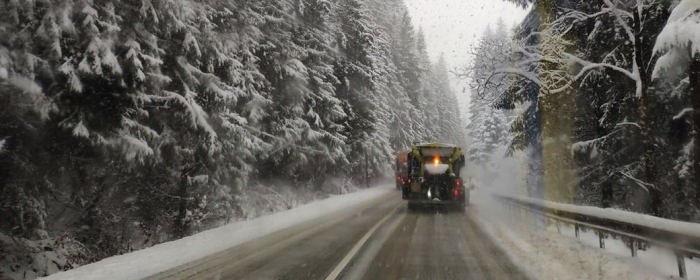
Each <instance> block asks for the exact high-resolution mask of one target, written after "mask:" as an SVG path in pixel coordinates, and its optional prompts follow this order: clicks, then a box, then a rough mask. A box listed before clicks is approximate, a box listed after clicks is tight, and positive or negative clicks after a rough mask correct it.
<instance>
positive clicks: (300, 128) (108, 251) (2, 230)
mask: <svg viewBox="0 0 700 280" xmlns="http://www.w3.org/2000/svg"><path fill="white" fill-rule="evenodd" d="M0 35H1V36H0V91H1V92H2V94H0V106H1V107H2V109H1V110H0V220H2V221H3V223H0V256H2V257H0V272H1V273H3V274H5V276H8V277H10V276H11V277H13V278H23V279H33V278H36V277H37V276H42V275H46V274H50V273H54V272H57V271H60V270H66V269H70V268H72V267H75V266H80V265H83V264H86V263H89V262H94V261H97V260H100V259H103V258H105V257H109V256H112V255H116V254H122V253H126V252H130V251H133V250H138V249H141V248H145V247H149V246H152V245H154V244H158V243H162V242H165V241H169V240H173V239H177V238H181V237H183V236H187V235H191V234H193V233H196V232H198V231H201V230H205V229H208V228H212V227H216V226H220V225H223V224H226V223H229V222H231V221H235V220H240V219H248V218H252V217H255V216H257V215H261V214H264V213H269V212H272V211H276V210H278V209H285V208H289V207H293V206H294V205H297V204H298V203H303V202H304V201H308V200H310V199H314V198H316V197H322V196H324V195H327V194H330V193H338V192H346V191H348V190H349V189H352V188H353V187H352V186H354V185H358V184H361V183H363V182H364V181H363V180H364V179H365V174H366V173H365V171H366V169H368V170H369V175H370V177H372V178H376V177H379V176H382V175H383V174H384V173H385V172H386V171H387V170H389V169H390V164H391V162H392V161H393V159H392V158H393V155H394V152H395V151H396V150H399V149H404V148H405V147H407V146H408V145H409V144H410V143H412V142H413V141H445V142H460V141H461V139H462V138H463V135H462V134H461V131H462V129H461V128H462V126H463V125H462V121H461V117H460V112H459V109H458V107H457V105H456V104H457V102H456V97H455V95H454V93H453V92H452V90H451V89H450V86H449V81H448V66H447V63H446V62H445V60H444V59H441V60H439V61H437V62H435V63H434V62H431V60H430V59H429V57H428V53H427V49H426V48H427V47H426V44H425V39H424V37H423V34H422V32H421V31H420V30H418V29H417V28H416V27H414V26H413V25H412V24H411V20H410V17H409V15H408V12H407V10H406V7H405V6H404V4H403V2H402V1H400V0H390V1H379V0H259V1H242V0H230V1H222V0H204V1H174V0H75V1H48V0H32V1H3V2H1V3H0ZM279 185H285V186H286V188H284V189H280V188H277V187H275V186H279ZM0 278H1V277H0Z"/></svg>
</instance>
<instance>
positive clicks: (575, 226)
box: [574, 225, 579, 238]
mask: <svg viewBox="0 0 700 280" xmlns="http://www.w3.org/2000/svg"><path fill="white" fill-rule="evenodd" d="M578 231H579V229H578V225H574V234H575V235H576V238H578V234H579V233H578Z"/></svg>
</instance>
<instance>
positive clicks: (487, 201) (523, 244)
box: [470, 191, 700, 280]
mask: <svg viewBox="0 0 700 280" xmlns="http://www.w3.org/2000/svg"><path fill="white" fill-rule="evenodd" d="M472 199H473V201H474V206H473V207H472V209H470V210H471V211H472V212H473V213H474V214H475V216H476V217H477V221H478V222H479V223H480V224H481V225H482V228H483V229H484V230H485V231H486V232H487V233H488V234H489V235H490V236H491V237H492V238H494V241H495V242H496V243H497V244H499V245H500V246H501V247H502V249H503V250H504V251H505V252H506V253H507V254H508V255H509V256H510V257H511V258H512V260H513V261H514V262H515V263H516V264H518V265H519V266H520V267H521V268H522V269H523V270H524V271H526V272H527V273H528V274H529V275H530V276H531V278H533V279H622V280H625V279H635V280H637V279H675V278H679V277H678V268H677V264H676V259H675V256H674V255H673V254H672V253H671V252H669V251H666V250H664V249H660V248H655V247H651V248H648V249H647V250H646V251H641V250H640V251H638V257H636V258H633V257H631V256H630V250H629V248H627V247H626V246H625V245H624V244H623V243H622V242H621V241H620V240H614V239H610V238H608V239H606V240H605V245H606V248H605V249H604V250H603V249H600V248H598V237H597V235H595V233H593V232H581V234H580V239H576V237H575V236H574V230H573V228H572V227H567V226H564V225H562V227H561V233H558V232H557V229H556V227H555V226H554V225H550V226H548V227H547V228H546V229H543V228H541V227H540V228H537V227H535V226H533V225H534V224H535V222H534V220H535V218H534V217H533V216H532V215H531V214H528V213H521V214H520V215H516V214H513V213H508V212H507V211H505V210H504V209H502V208H501V206H500V203H497V202H495V201H493V200H492V199H491V198H490V196H489V195H488V194H484V193H483V192H478V191H477V192H475V193H474V196H473V198H472ZM686 267H687V272H688V279H700V261H698V260H697V259H696V260H690V259H686Z"/></svg>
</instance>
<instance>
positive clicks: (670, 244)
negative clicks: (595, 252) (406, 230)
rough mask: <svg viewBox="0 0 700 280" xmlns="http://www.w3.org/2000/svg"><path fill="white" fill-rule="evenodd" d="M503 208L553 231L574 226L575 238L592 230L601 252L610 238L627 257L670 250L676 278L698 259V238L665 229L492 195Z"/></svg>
mask: <svg viewBox="0 0 700 280" xmlns="http://www.w3.org/2000/svg"><path fill="white" fill-rule="evenodd" d="M492 195H493V196H494V197H496V198H497V199H498V200H499V201H500V202H502V203H503V205H504V206H505V207H506V208H508V209H510V210H517V209H518V208H520V209H525V210H527V211H529V212H533V213H535V214H539V215H542V216H543V217H545V218H546V219H550V220H554V221H556V223H555V224H556V226H557V230H558V231H559V232H561V229H560V227H559V224H560V223H563V224H569V225H573V226H574V233H575V235H576V238H578V237H579V231H580V230H581V229H584V230H585V229H587V230H592V231H594V232H595V233H596V234H597V235H598V239H599V243H600V248H601V249H605V239H606V238H607V237H608V236H610V237H613V238H615V239H617V238H620V239H621V240H622V241H623V243H625V244H626V245H627V246H628V247H629V248H630V254H631V255H632V256H633V257H636V256H637V250H638V249H640V248H641V249H643V248H647V247H649V246H658V247H663V248H667V249H670V250H671V251H672V252H674V253H675V255H676V260H677V262H678V274H679V276H680V277H681V278H684V279H685V278H687V277H688V274H687V272H686V268H685V259H686V258H690V259H692V258H700V237H698V236H692V235H687V234H684V233H679V232H675V231H672V230H669V229H660V228H654V227H649V226H644V225H641V224H635V223H630V222H625V221H619V220H615V219H611V218H605V217H599V216H593V215H589V214H584V213H577V212H575V211H568V210H562V209H557V208H552V207H547V206H545V205H542V204H540V203H535V202H533V201H528V200H524V199H518V198H515V197H510V196H505V195H500V194H495V193H492Z"/></svg>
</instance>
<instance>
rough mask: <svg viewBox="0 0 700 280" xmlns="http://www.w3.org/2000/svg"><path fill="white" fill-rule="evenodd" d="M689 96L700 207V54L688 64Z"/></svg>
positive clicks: (697, 201)
mask: <svg viewBox="0 0 700 280" xmlns="http://www.w3.org/2000/svg"><path fill="white" fill-rule="evenodd" d="M688 78H689V80H690V96H692V102H693V109H694V111H693V168H694V170H695V180H694V182H695V207H700V54H696V55H695V57H694V59H693V60H692V61H691V63H690V65H689V66H688Z"/></svg>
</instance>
